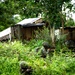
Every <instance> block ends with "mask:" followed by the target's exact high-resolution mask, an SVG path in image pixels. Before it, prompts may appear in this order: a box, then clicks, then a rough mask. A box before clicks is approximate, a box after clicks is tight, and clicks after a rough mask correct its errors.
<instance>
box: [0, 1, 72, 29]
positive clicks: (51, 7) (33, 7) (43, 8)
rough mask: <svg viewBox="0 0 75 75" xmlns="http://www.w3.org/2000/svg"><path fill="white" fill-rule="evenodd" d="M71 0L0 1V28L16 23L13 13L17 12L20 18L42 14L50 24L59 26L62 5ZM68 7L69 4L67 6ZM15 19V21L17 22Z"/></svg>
mask: <svg viewBox="0 0 75 75" xmlns="http://www.w3.org/2000/svg"><path fill="white" fill-rule="evenodd" d="M70 1H71V0H4V1H3V2H2V1H0V30H3V29H5V28H7V27H9V26H11V25H14V24H15V23H16V21H15V19H14V17H13V16H14V15H16V14H18V15H20V16H21V19H19V20H18V21H20V20H22V19H24V18H31V17H37V16H38V14H42V16H43V18H44V19H46V20H47V21H48V22H49V25H50V26H56V27H59V26H61V23H62V5H63V4H64V3H69V2H70ZM69 8H70V6H69ZM18 21H17V22H18Z"/></svg>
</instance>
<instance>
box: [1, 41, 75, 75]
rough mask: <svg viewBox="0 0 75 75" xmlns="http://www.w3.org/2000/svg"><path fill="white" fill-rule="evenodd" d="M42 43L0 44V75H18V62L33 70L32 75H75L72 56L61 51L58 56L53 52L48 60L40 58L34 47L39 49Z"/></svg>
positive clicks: (74, 59) (74, 62)
mask: <svg viewBox="0 0 75 75" xmlns="http://www.w3.org/2000/svg"><path fill="white" fill-rule="evenodd" d="M42 42H43V41H41V40H38V41H36V40H33V41H30V42H26V43H25V44H22V43H21V42H20V41H14V42H8V43H0V75H20V73H19V62H20V61H22V60H23V61H26V62H28V64H29V65H30V66H31V67H32V68H33V73H32V75H75V57H73V55H74V54H73V53H72V52H66V53H62V51H61V52H59V54H57V53H56V52H54V53H53V56H52V57H50V58H49V56H47V57H46V58H41V57H40V56H39V55H38V54H37V53H36V51H35V47H38V46H40V47H41V46H42ZM65 49H66V48H65ZM72 54H73V55H72Z"/></svg>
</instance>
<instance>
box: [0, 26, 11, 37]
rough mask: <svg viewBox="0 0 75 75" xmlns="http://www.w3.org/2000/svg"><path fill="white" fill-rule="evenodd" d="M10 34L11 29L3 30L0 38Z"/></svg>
mask: <svg viewBox="0 0 75 75" xmlns="http://www.w3.org/2000/svg"><path fill="white" fill-rule="evenodd" d="M10 33H11V27H9V28H7V29H5V30H3V31H2V32H0V38H1V37H3V36H6V35H8V34H10Z"/></svg>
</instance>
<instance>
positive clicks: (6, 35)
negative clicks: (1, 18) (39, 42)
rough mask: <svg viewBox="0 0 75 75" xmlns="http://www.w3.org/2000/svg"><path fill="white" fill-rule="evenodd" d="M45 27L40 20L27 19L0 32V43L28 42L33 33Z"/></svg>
mask: <svg viewBox="0 0 75 75" xmlns="http://www.w3.org/2000/svg"><path fill="white" fill-rule="evenodd" d="M44 25H46V24H45V23H44V22H43V21H42V18H29V19H24V20H22V21H21V22H19V23H17V24H15V25H13V26H11V27H9V28H7V29H5V30H3V31H2V32H0V41H2V40H6V39H10V40H13V39H22V40H24V39H25V40H30V39H32V38H34V31H35V30H38V28H39V29H42V27H43V26H44Z"/></svg>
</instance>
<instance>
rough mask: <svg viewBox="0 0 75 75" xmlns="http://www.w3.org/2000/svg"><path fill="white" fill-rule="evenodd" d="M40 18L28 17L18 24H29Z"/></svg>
mask: <svg viewBox="0 0 75 75" xmlns="http://www.w3.org/2000/svg"><path fill="white" fill-rule="evenodd" d="M39 19H40V18H28V19H24V20H22V21H21V22H19V23H17V24H20V25H24V24H28V23H34V22H36V21H37V20H39Z"/></svg>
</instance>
